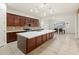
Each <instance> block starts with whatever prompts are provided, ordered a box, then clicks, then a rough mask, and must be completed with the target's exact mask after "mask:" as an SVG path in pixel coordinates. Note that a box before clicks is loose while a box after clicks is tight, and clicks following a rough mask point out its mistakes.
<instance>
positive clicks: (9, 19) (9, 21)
mask: <svg viewBox="0 0 79 59" xmlns="http://www.w3.org/2000/svg"><path fill="white" fill-rule="evenodd" d="M14 17H15V15H13V14H10V13H7V26H14Z"/></svg>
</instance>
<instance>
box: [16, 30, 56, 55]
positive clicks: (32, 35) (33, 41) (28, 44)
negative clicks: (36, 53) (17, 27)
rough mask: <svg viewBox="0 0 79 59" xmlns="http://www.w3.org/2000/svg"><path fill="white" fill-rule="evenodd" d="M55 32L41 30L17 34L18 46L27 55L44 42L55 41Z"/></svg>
mask: <svg viewBox="0 0 79 59" xmlns="http://www.w3.org/2000/svg"><path fill="white" fill-rule="evenodd" d="M54 32H55V30H40V31H29V32H23V33H17V46H18V48H19V49H20V50H21V51H22V52H23V53H24V54H27V53H29V52H31V51H32V50H33V49H35V48H37V47H39V46H40V45H41V44H43V43H44V42H46V41H48V40H50V39H53V36H54Z"/></svg>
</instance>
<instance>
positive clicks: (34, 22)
mask: <svg viewBox="0 0 79 59" xmlns="http://www.w3.org/2000/svg"><path fill="white" fill-rule="evenodd" d="M29 24H30V26H31V27H36V26H39V20H38V19H34V18H30V17H24V16H19V15H15V14H10V13H7V26H29Z"/></svg>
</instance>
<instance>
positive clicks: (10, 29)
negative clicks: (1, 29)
mask: <svg viewBox="0 0 79 59" xmlns="http://www.w3.org/2000/svg"><path fill="white" fill-rule="evenodd" d="M23 28H24V27H19V26H16V27H14V26H8V27H7V31H13V30H23Z"/></svg>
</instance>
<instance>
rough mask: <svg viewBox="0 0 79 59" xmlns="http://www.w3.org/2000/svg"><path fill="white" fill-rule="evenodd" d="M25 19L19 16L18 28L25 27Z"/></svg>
mask: <svg viewBox="0 0 79 59" xmlns="http://www.w3.org/2000/svg"><path fill="white" fill-rule="evenodd" d="M25 23H26V19H25V17H23V16H20V26H25Z"/></svg>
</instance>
